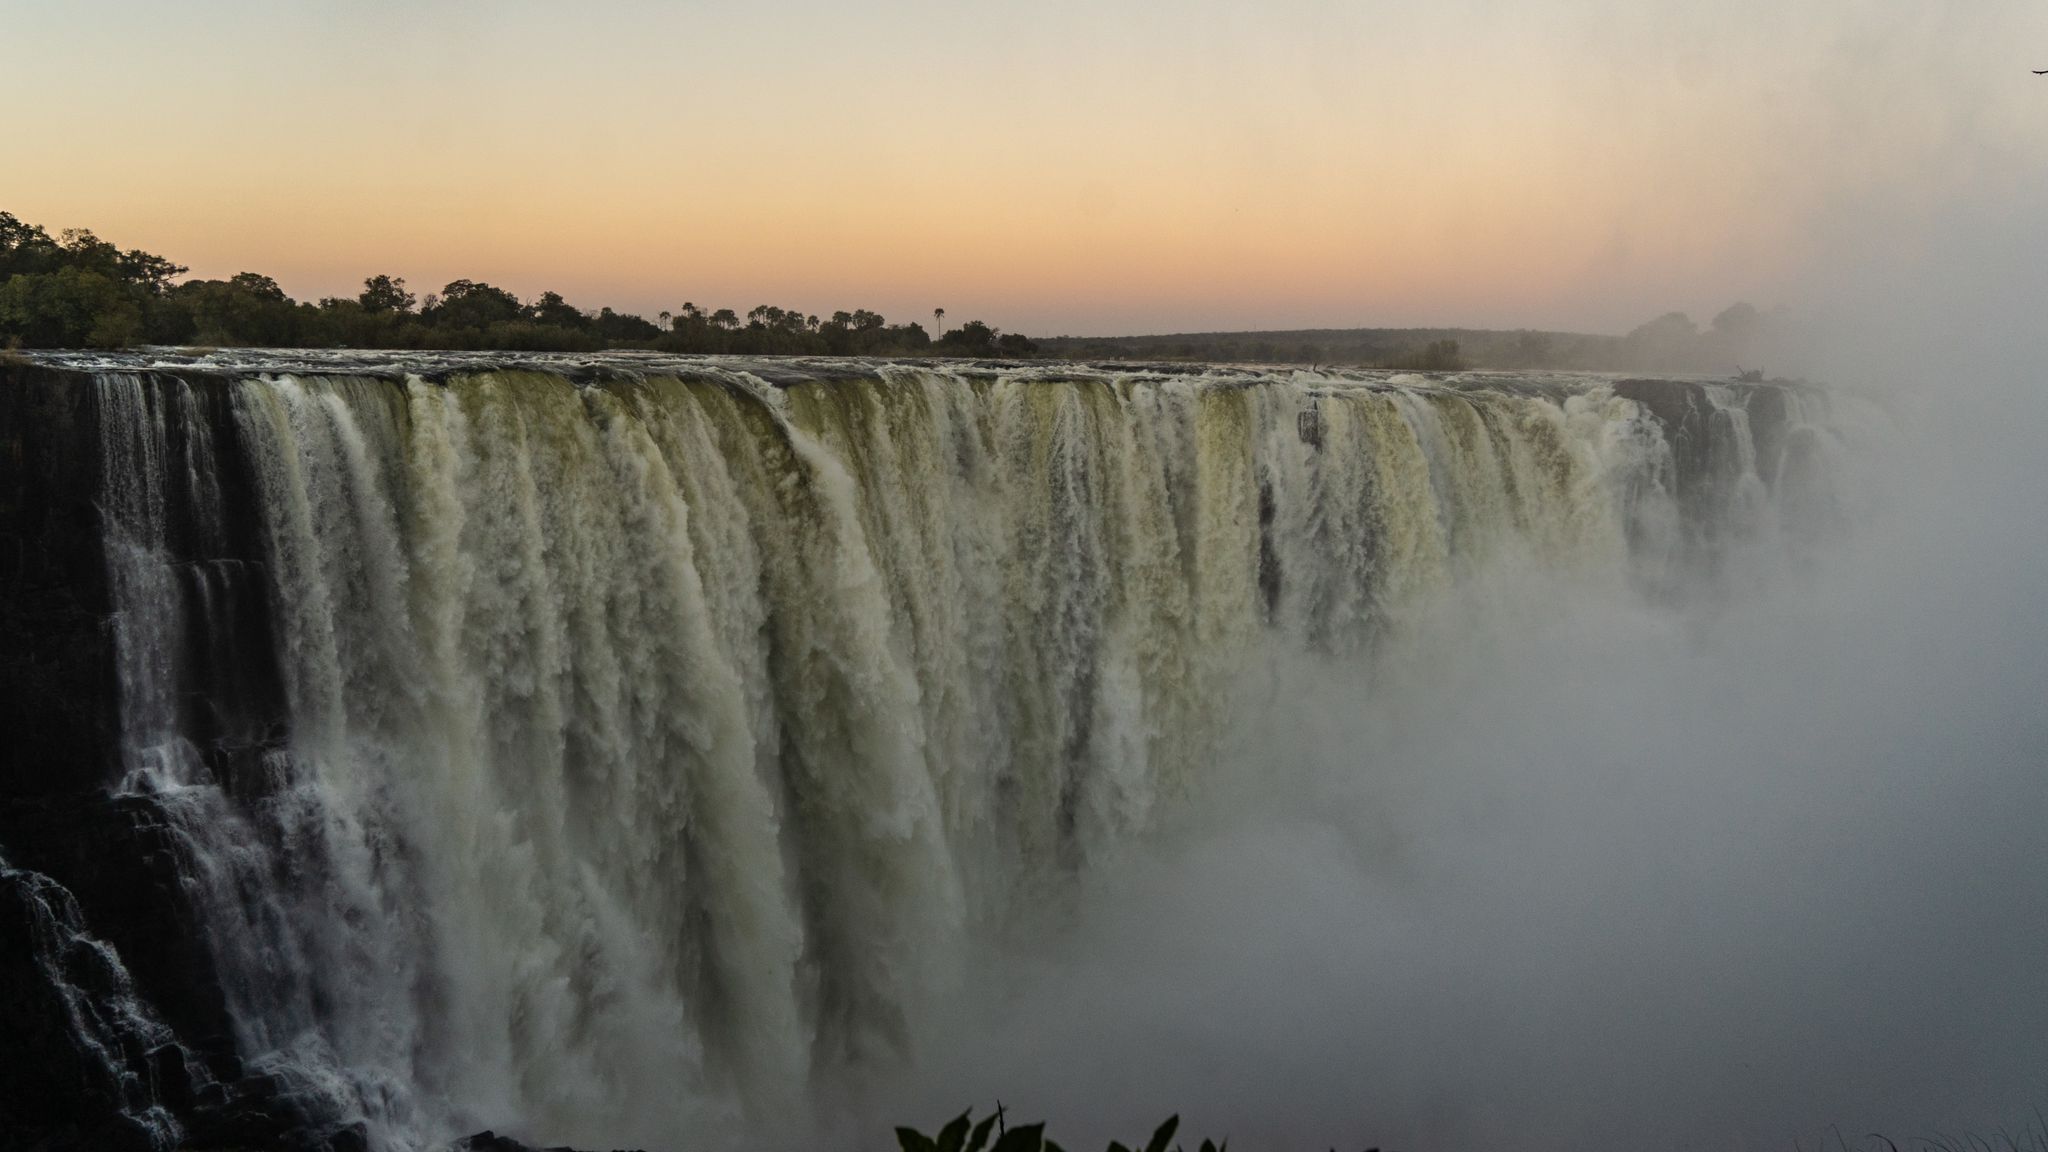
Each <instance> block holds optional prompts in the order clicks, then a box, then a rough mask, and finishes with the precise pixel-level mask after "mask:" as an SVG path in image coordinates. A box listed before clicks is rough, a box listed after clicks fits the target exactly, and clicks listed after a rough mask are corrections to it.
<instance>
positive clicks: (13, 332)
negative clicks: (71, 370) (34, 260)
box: [0, 268, 142, 348]
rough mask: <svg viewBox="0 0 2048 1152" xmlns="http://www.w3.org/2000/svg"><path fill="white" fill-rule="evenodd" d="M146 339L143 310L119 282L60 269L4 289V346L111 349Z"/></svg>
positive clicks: (0, 336)
mask: <svg viewBox="0 0 2048 1152" xmlns="http://www.w3.org/2000/svg"><path fill="white" fill-rule="evenodd" d="M141 336H142V310H141V308H140V307H139V306H138V304H137V302H136V301H135V300H134V298H133V297H132V296H131V295H130V294H129V293H128V292H126V291H124V290H123V286H122V285H121V284H120V283H119V282H118V281H116V280H114V279H112V278H110V277H108V276H105V275H103V274H101V273H99V272H92V271H88V270H86V269H82V268H59V269H57V270H56V271H54V272H37V273H31V274H29V275H25V276H22V275H17V276H12V277H10V278H8V280H7V282H6V283H5V284H0V343H4V342H6V341H7V340H9V339H12V340H18V341H20V342H21V343H23V344H26V345H27V346H29V347H31V348H80V347H86V346H91V347H98V348H111V347H119V346H120V345H123V344H130V343H133V342H134V341H136V340H138V339H140V338H141Z"/></svg>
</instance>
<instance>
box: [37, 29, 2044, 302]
mask: <svg viewBox="0 0 2048 1152" xmlns="http://www.w3.org/2000/svg"><path fill="white" fill-rule="evenodd" d="M17 9H18V11H17ZM209 17H210V18H209ZM0 21H4V22H5V24H6V25H7V26H10V27H12V28H15V29H18V30H21V31H22V32H23V34H24V35H25V36H26V42H27V44H28V46H29V48H30V51H28V52H26V53H23V54H22V57H21V58H22V59H24V60H25V61H27V65H26V66H25V67H23V68H21V69H18V70H15V71H13V72H11V73H10V74H9V75H8V76H6V77H4V78H0V92H4V93H5V95H6V98H7V99H8V100H9V103H10V106H11V107H14V108H16V109H19V110H21V112H22V114H21V115H20V117H19V119H18V121H17V123H18V129H17V130H16V131H15V132H14V133H13V135H14V136H15V137H16V138H15V139H14V140H13V141H11V142H10V145H9V147H8V148H7V150H6V152H5V154H4V157H0V164H4V165H5V167H4V168H0V209H4V210H6V211H10V212H13V213H15V214H16V215H17V216H20V217H22V218H23V219H26V220H30V221H33V222H36V223H41V224H44V225H46V226H48V227H51V228H52V229H57V228H64V227H89V228H91V229H93V230H94V231H96V232H97V233H99V234H100V235H102V236H103V237H105V238H107V239H110V240H113V241H114V242H116V243H119V244H122V245H124V246H136V247H142V248H146V249H149V250H151V251H156V252H160V253H162V254H164V255H167V256H170V257H172V258H173V259H175V260H177V261H178V262H180V263H183V264H188V265H190V266H191V267H192V269H193V271H194V273H195V274H197V275H207V276H221V275H228V274H232V273H234V272H238V271H244V270H250V271H260V272H265V273H268V274H270V275H273V276H275V277H277V279H278V280H279V281H280V283H282V284H283V285H284V287H285V288H286V290H287V291H289V292H291V293H292V294H293V295H295V296H298V297H300V298H317V297H319V296H322V295H334V294H348V295H352V294H353V293H354V292H355V290H356V289H357V287H358V286H359V284H360V281H361V280H362V278H363V277H364V276H367V275H370V274H372V273H376V272H389V273H392V274H396V275H401V276H404V277H405V278H406V279H407V280H408V281H409V282H410V284H411V285H412V287H413V288H414V290H415V291H418V292H422V293H424V292H426V291H429V290H432V289H433V288H436V287H438V286H439V285H440V284H442V283H444V282H446V281H448V280H452V279H455V278H458V277H468V278H472V279H482V280H488V281H490V282H492V283H496V284H500V285H501V286H504V287H507V288H510V289H512V290H513V291H515V292H517V293H519V294H520V295H522V296H525V297H531V296H533V295H536V294H537V293H539V292H540V291H541V290H543V289H553V290H556V291H560V292H562V293H563V294H564V295H566V296H568V297H569V299H571V300H572V301H574V302H576V303H578V304H581V305H583V306H586V307H595V306H597V305H599V304H610V305H613V306H615V307H620V308H622V309H625V310H630V311H640V312H644V313H646V314H649V315H651V314H653V313H655V312H657V311H660V310H663V309H674V308H676V307H679V306H680V305H681V304H682V303H683V302H684V301H686V300H688V301H693V302H696V303H698V304H700V305H704V306H707V307H716V306H726V307H733V308H736V309H739V310H742V311H744V310H745V309H746V308H749V307H751V306H753V305H755V304H760V303H774V304H781V305H784V306H790V307H796V308H799V309H803V310H806V311H813V312H828V311H830V310H832V309H835V308H854V307H870V308H874V309H876V310H878V311H881V312H883V313H884V314H886V315H888V316H890V317H891V318H892V319H895V320H910V319H921V320H929V317H930V312H931V309H932V308H933V307H935V306H943V307H945V308H946V309H947V313H948V316H949V319H950V320H951V321H952V322H954V323H958V322H960V321H962V320H965V319H968V318H970V317H977V316H978V317H981V318H983V319H986V320H988V321H989V322H991V323H994V324H997V325H999V326H1000V327H1003V328H1005V329H1015V330H1022V331H1026V332H1030V333H1033V334H1056V333H1076V334H1091V333H1116V332H1145V331H1153V332H1157V331H1192V330H1203V329H1218V328H1259V327H1276V328H1277V327H1325V326H1361V325H1390V326H1391V325H1410V324H1445V325H1454V324H1457V325H1471V326H1488V327H1519V326H1529V327H1552V328H1579V329H1589V330H1608V331H1618V330H1625V329H1626V328H1627V327H1630V326H1632V325H1633V324H1635V323H1637V322H1640V321H1642V320H1644V319H1648V318H1649V317H1650V316H1652V315H1655V314H1656V313H1658V312H1662V311H1665V310H1667V309H1670V308H1681V309H1686V310H1689V311H1692V312H1693V313H1694V315H1695V316H1696V318H1700V319H1704V318H1705V317H1706V316H1710V315H1711V314H1712V312H1713V311H1714V310H1716V309H1718V308H1719V307H1720V306H1722V305H1725V304H1726V303H1728V302H1730V301H1732V300H1734V299H1737V298H1748V299H1752V300H1754V301H1755V302H1757V303H1759V304H1761V305H1765V306H1769V305H1771V304H1775V303H1779V302H1781V301H1783V300H1785V299H1786V298H1788V297H1796V295H1797V293H1798V291H1799V288H1800V283H1801V280H1802V277H1803V276H1804V275H1805V274H1806V272H1807V271H1808V270H1809V269H1810V268H1811V267H1812V266H1813V265H1814V264H1815V263H1816V262H1817V261H1821V260H1825V259H1827V258H1828V257H1829V254H1830V253H1831V252H1840V251H1844V250H1853V249H1855V247H1856V246H1857V245H1859V244H1867V243H1869V242H1871V241H1872V239H1873V238H1874V237H1875V236H1876V235H1877V234H1878V232H1879V231H1881V230H1891V231H1896V230H1897V229H1898V228H1900V227H1902V226H1908V227H1909V226H1910V222H1911V221H1912V220H1913V219H1914V218H1915V213H1916V212H1923V211H1927V210H1930V209H1931V208H1932V207H1933V206H1936V205H1939V204H1941V203H1944V202H1945V198H1947V197H1951V196H1953V195H1955V194H1957V190H1958V189H1959V188H1960V189H1963V190H1965V191H1967V192H1969V193H1970V194H1973V195H1982V194H1985V191H1986V189H1989V190H1990V194H1993V195H2006V196H2017V195H2024V194H2025V191H2026V178H2027V176H2028V175H2029V174H2033V173H2039V172H2040V171H2042V170H2043V168H2044V165H2043V163H2042V162H2043V159H2044V158H2048V138H2044V135H2043V132H2042V128H2041V126H2042V124H2044V123H2048V115H2040V116H2033V118H2032V119H2030V118H2029V117H2030V115H2031V114H2032V113H2031V109H2032V108H2033V107H2038V105H2032V104H2030V102H2028V101H2027V100H2026V99H2025V97H2026V96H2027V95H2038V94H2034V93H2017V94H2016V93H2012V92H2008V91H2007V89H2005V88H2004V87H2002V86H2000V85H1999V84H1998V83H1995V82H1993V81H1992V80H1990V79H1987V78H1986V74H1987V72H1988V69H1989V68H1990V64H1989V63H1987V60H1986V58H1985V57H1986V56H1987V55H1988V56H1990V57H1995V63H1996V65H1997V66H1998V67H2001V68H2003V67H2007V66H2008V62H2007V61H2006V60H2005V59H2004V56H2003V55H2001V54H2011V55H2012V61H2011V63H2010V66H2012V67H2016V66H2017V63H2018V62H2020V60H2021V59H2022V57H2021V56H2020V55H2019V54H2018V50H2017V49H2015V48H2014V47H2013V45H2012V43H2010V42H2009V40H2010V38H2014V37H2017V36H2019V35H2020V34H2021V33H2029V34H2031V33H2039V32H2048V20H2044V18H2043V16H2042V14H2041V13H2039V12H2032V11H2028V10H2027V9H2026V7H2025V6H2024V5H2021V4H2016V3H2015V4H2005V3H2002V2H2001V3H1993V4H1987V5H1984V6H1982V7H1980V8H1973V9H1971V10H1969V11H1968V12H1966V13H1963V12H1955V11H1946V12H1943V11H1936V10H1932V9H1930V8H1929V7H1928V6H1924V5H1923V6H1914V5H1908V4H1905V3H1903V2H1901V3H1897V4H1887V3H1881V2H1876V0H1864V2H1855V0H1839V2H1825V3H1814V4H1811V5H1808V6H1806V7H1804V8H1802V9H1801V10H1800V11H1799V12H1797V13H1788V12H1784V11H1782V10H1780V8H1779V7H1778V6H1774V5H1769V4H1764V3H1761V2H1760V0H1756V2H1752V0H1740V2H1737V3H1731V4H1729V5H1724V6H1721V7H1719V8H1717V9H1716V10H1715V11H1714V12H1712V13H1703V12H1697V11H1694V10H1692V8H1691V7H1689V6H1686V5H1679V4H1669V5H1661V6H1660V5H1655V4H1650V5H1635V6H1629V5H1623V4H1619V3H1610V2H1608V0H1555V2H1552V3H1547V4H1529V5H1519V6H1509V5H1500V4H1488V3H1480V2H1477V0H1466V2H1464V3H1454V4H1446V5H1439V6H1434V7H1431V8H1428V9H1424V8H1422V7H1421V6H1418V5H1397V4H1386V3H1358V4H1334V3H1317V2H1313V0H1290V2H1289V3H1285V4H1281V5H1278V6H1276V7H1275V8H1272V9H1269V10H1267V11H1265V12H1264V13H1263V14H1262V15H1258V16H1254V15H1252V14H1249V13H1247V12H1246V11H1244V10H1240V9H1235V8H1230V7H1228V6H1223V5H1218V4H1210V3H1195V4H1192V5H1189V6H1188V7H1186V8H1185V9H1184V10H1181V11H1179V12H1178V13H1176V14H1172V15H1162V14H1159V13H1153V12H1149V11H1144V10H1139V9H1136V8H1134V7H1133V8H1124V7H1120V6H1115V5H1111V6H1108V7H1107V8H1099V7H1091V6H1087V5H1081V4H1067V3H1064V2H1062V3H1054V4H1048V5H1040V6H1036V7H1034V8H1032V9H1030V10H1028V11H1027V10H1025V9H1022V8H1016V9H1014V10H1012V8H1011V6H1007V5H995V6H991V7H990V8H989V9H988V10H987V11H985V12H981V13H978V14H964V13H961V12H958V11H956V10H952V9H947V8H943V7H941V6H939V5H937V4H926V3H900V4H887V5H877V6H873V7H871V8H869V9H864V10H861V11H859V12H854V11H850V10H846V9H839V8H830V7H827V6H823V5H817V4H809V3H791V4H784V5H779V6H769V8H768V9H762V8H758V7H756V8H749V9H740V8H737V7H724V6H719V5H661V4H651V3H612V4H607V5H599V6H595V7H593V8H591V9H590V10H589V11H586V12H581V13H577V14H574V15H569V14H561V13H556V12H554V11H553V10H552V9H549V8H547V7H545V6H541V5H524V4H501V5H491V6H486V5H481V4H476V3H443V4H429V5H425V6H422V7H420V8H418V9H409V10H402V9H399V8H397V7H395V6H392V5H387V4H382V3H377V4H367V5H353V6H344V5H338V4H311V5H306V6H303V7H299V8H293V9H288V10H283V11H280V10H278V9H277V8H274V7H268V6H262V5H256V4H248V3H240V2H234V3H230V2H225V0H209V2H206V3H201V4H195V5H190V6H187V8H186V10H185V11H184V12H183V13H180V14H178V15H176V16H175V17H174V16H173V15H171V14H169V13H167V12H165V11H163V10H161V9H158V8H155V7H145V6H143V5H140V4H137V3H128V2H112V0H105V2H102V0H83V2H81V3H78V4H73V5H66V6H64V7H63V8H61V9H51V8H38V7H31V6H29V5H26V4H19V3H15V2H14V0H0ZM1994 33H1995V34H1996V36H1997V39H1992V36H1993V34H1994ZM2041 39H2043V40H2048V38H2041ZM1930 43H1936V44H1939V43H1961V44H1966V45H1974V46H1975V47H1974V48H1971V49H1970V50H1968V51H1964V50H1957V51H1955V52H1953V53H1949V54H1947V55H1943V54H1942V53H1938V52H1935V53H1930V52H1929V51H1928V48H1927V46H1928V45H1929V44H1930ZM1388 45H1393V46H1395V47H1397V48H1403V49H1405V50H1404V51H1390V50H1388V47H1387V46H1388ZM1418 46H1419V47H1418ZM970 49H971V50H970ZM1930 56H1931V57H1932V58H1931V59H1930V58H1929V57H1930ZM167 59H169V60H176V61H178V64H179V66H178V67H177V68H176V69H173V70H170V71H169V72H168V73H167V72H166V70H165V69H164V68H162V67H161V64H162V62H163V61H164V60H167ZM1937 90H1938V92H1939V95H1938V97H1937V96H1934V95H1930V94H1931V93H1935V92H1937ZM1902 222H1903V223H1902Z"/></svg>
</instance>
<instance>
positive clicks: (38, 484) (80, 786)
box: [0, 364, 120, 797]
mask: <svg viewBox="0 0 2048 1152" xmlns="http://www.w3.org/2000/svg"><path fill="white" fill-rule="evenodd" d="M99 486H100V474H99V421H98V413H97V410H96V408H95V405H94V403H93V395H92V390H91V388H90V387H89V386H88V384H87V383H86V381H84V380H83V379H81V378H79V377H76V376H70V375H67V374H64V373H59V372H56V371H52V370H50V369H44V368H35V367H29V366H25V365H16V364H0V653H4V654H5V655H4V657H0V732H6V733H7V738H6V739H5V740H0V796H5V797H21V796H49V795H56V794H64V793H69V794H77V793H81V792H93V791H96V790H98V789H99V788H101V787H102V786H104V785H105V784H106V782H107V780H108V778H109V777H110V776H111V775H112V773H113V771H114V767H115V761H116V755H115V749H116V747H117V744H116V741H117V739H118V736H119V725H120V717H119V715H118V712H117V706H116V702H115V700H116V697H115V688H114V662H113V645H112V642H111V638H110V636H109V634H108V631H107V628H106V618H107V613H108V611H109V608H108V600H107V577H106V560H105V557H104V555H103V554H102V550H101V543H100V513H99V508H98V506H97V504H96V503H95V497H96V494H97V493H98V491H99Z"/></svg>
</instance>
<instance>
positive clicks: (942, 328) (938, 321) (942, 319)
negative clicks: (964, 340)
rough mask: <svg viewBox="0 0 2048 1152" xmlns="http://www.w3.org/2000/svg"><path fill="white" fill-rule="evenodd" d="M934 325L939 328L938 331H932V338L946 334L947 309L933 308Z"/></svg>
mask: <svg viewBox="0 0 2048 1152" xmlns="http://www.w3.org/2000/svg"><path fill="white" fill-rule="evenodd" d="M932 327H933V328H936V329H938V331H936V332H933V333H932V339H934V340H936V339H938V338H939V337H941V336H944V335H945V334H946V310H945V309H944V308H934V309H932Z"/></svg>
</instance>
